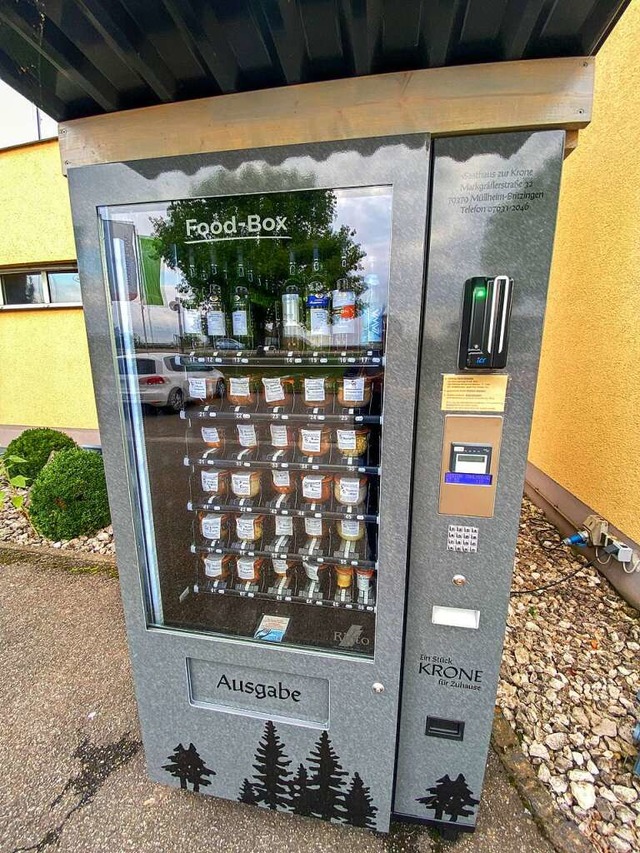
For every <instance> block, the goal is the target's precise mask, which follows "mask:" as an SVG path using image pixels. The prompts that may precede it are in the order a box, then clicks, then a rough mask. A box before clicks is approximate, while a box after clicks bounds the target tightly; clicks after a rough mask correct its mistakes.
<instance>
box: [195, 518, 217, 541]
mask: <svg viewBox="0 0 640 853" xmlns="http://www.w3.org/2000/svg"><path fill="white" fill-rule="evenodd" d="M221 521H222V519H221V516H219V515H205V517H204V518H203V519H202V521H201V522H200V529H201V530H202V535H203V536H204V537H205V539H219V538H220V529H221Z"/></svg>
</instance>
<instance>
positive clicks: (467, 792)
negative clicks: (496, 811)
mask: <svg viewBox="0 0 640 853" xmlns="http://www.w3.org/2000/svg"><path fill="white" fill-rule="evenodd" d="M427 793H428V794H431V796H430V797H419V798H418V799H417V802H419V803H422V804H423V805H424V807H425V808H427V809H434V811H435V815H434V818H435V820H442V816H443V815H444V814H446V815H447V816H448V817H449V819H450V820H451V822H452V823H455V822H456V821H457V820H458V818H459V817H470V816H471V815H472V814H473V811H474V810H473V808H471V809H469V808H467V807H468V806H477V805H478V803H479V802H480V800H476V799H474V798H473V797H472V796H471V795H472V794H473V791H472V790H471V789H470V788H469V786H468V785H467V782H466V780H465V777H464V776H463V774H462V773H459V774H458V776H457V778H456V779H455V780H452V779H450V778H449V774H448V773H447V774H446V775H445V776H443V777H442V779H438V781H437V782H436V784H435V785H434V786H433V787H432V788H427Z"/></svg>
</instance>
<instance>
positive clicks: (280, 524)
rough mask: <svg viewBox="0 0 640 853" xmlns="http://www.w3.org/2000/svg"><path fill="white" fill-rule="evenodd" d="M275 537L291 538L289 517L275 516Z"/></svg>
mask: <svg viewBox="0 0 640 853" xmlns="http://www.w3.org/2000/svg"><path fill="white" fill-rule="evenodd" d="M276 536H293V519H292V518H291V516H290V515H276Z"/></svg>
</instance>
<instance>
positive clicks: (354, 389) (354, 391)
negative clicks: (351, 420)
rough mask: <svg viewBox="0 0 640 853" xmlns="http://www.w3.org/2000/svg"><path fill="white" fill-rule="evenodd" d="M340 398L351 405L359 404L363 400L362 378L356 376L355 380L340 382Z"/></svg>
mask: <svg viewBox="0 0 640 853" xmlns="http://www.w3.org/2000/svg"><path fill="white" fill-rule="evenodd" d="M342 382H343V385H342V396H343V397H344V399H345V400H349V401H350V402H352V403H361V402H362V401H363V400H364V376H358V377H357V378H356V379H347V378H346V377H345V378H344V379H343V380H342Z"/></svg>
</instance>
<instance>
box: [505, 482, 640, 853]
mask: <svg viewBox="0 0 640 853" xmlns="http://www.w3.org/2000/svg"><path fill="white" fill-rule="evenodd" d="M573 572H575V573H576V574H575V576H574V577H572V578H571V579H570V580H568V581H566V582H564V583H561V584H559V585H557V586H553V587H552V588H550V589H548V590H545V591H543V592H540V593H536V594H523V593H524V591H525V590H528V589H533V588H535V587H539V586H545V585H547V584H550V583H552V582H553V581H555V580H558V579H560V578H562V577H566V576H568V575H571V574H572V573H573ZM513 592H515V593H518V594H517V595H513V596H512V598H511V601H510V606H509V617H508V622H507V634H506V639H505V648H504V655H503V660H502V671H501V682H500V686H499V690H498V699H497V702H498V705H500V706H501V708H502V711H503V714H504V715H505V717H506V718H507V719H508V720H509V721H510V723H511V726H512V727H513V728H514V729H515V731H516V732H517V734H518V736H519V738H520V740H521V741H522V748H523V751H524V752H525V754H526V755H528V756H529V757H530V759H531V762H532V763H533V765H534V766H535V767H536V768H537V773H538V777H539V779H540V780H541V781H542V782H543V783H544V784H545V785H546V786H547V787H548V789H549V790H550V792H551V794H552V796H553V797H554V798H555V800H556V802H557V804H558V806H559V807H560V809H561V810H562V811H563V812H564V813H565V814H566V815H567V817H570V818H571V819H572V820H574V821H575V822H576V823H577V824H578V826H579V829H580V831H581V832H582V833H583V834H584V835H585V836H586V837H587V838H588V839H589V841H590V842H591V844H592V845H593V847H594V849H596V850H602V851H616V853H631V851H634V850H640V779H639V778H638V777H637V776H634V775H633V773H632V769H633V764H634V758H635V756H636V754H637V751H638V748H637V747H636V746H634V745H633V742H632V738H631V731H632V729H633V726H634V725H635V722H636V720H637V718H638V717H640V704H638V703H636V702H635V695H636V693H637V692H638V689H640V614H639V613H638V612H637V611H636V610H634V609H633V608H631V607H630V606H629V605H627V604H626V602H625V601H623V599H621V598H620V596H619V595H618V594H617V593H616V591H615V590H614V589H613V588H612V587H611V586H610V584H609V583H608V582H607V580H606V579H605V578H604V577H602V575H600V574H599V573H598V572H597V570H596V569H595V568H594V567H592V566H587V565H586V564H585V562H584V560H580V559H578V558H576V557H574V555H573V553H572V552H571V550H570V549H568V548H565V547H563V546H562V545H561V544H560V537H559V535H558V532H557V530H556V529H555V527H553V526H551V525H550V524H549V523H548V522H547V521H546V519H545V518H544V515H543V514H542V512H541V510H539V509H538V508H537V507H535V506H534V505H533V504H532V503H530V502H529V501H528V500H526V499H525V501H524V504H523V513H522V517H521V521H520V531H519V536H518V548H517V556H516V562H515V573H514V582H513Z"/></svg>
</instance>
